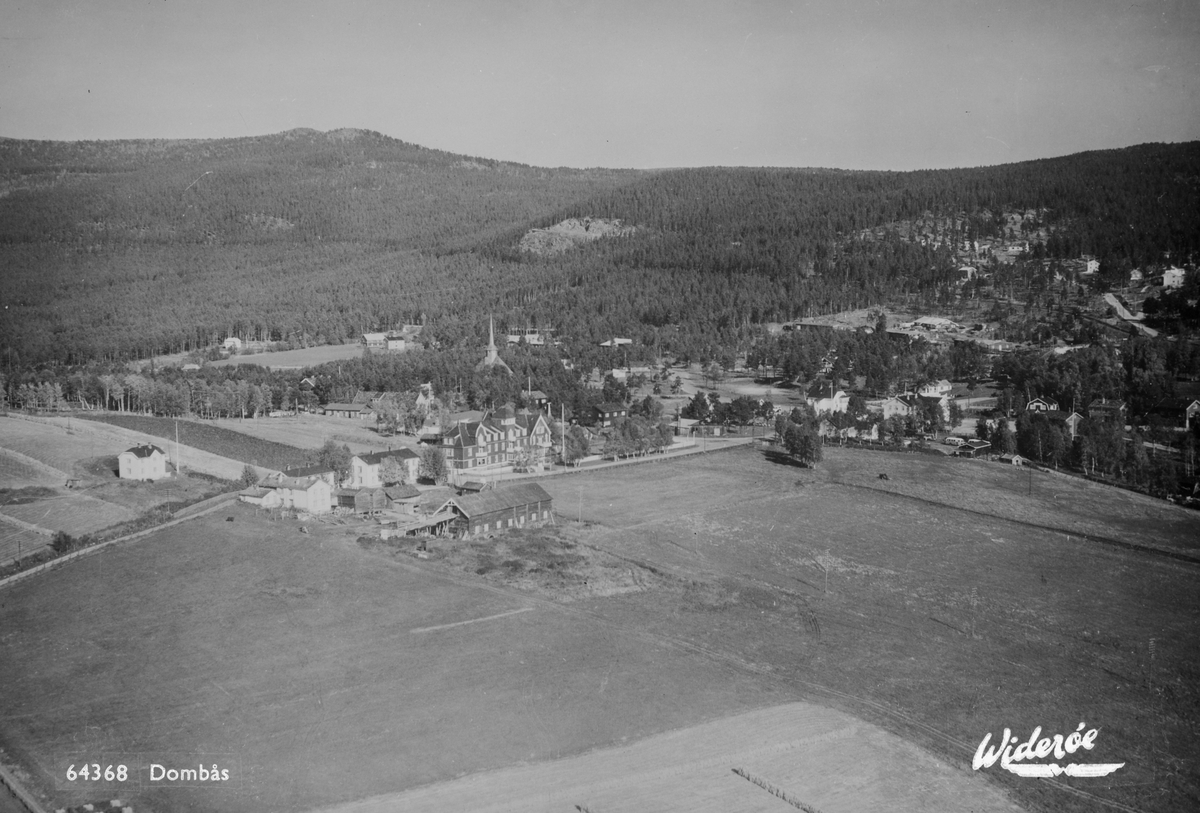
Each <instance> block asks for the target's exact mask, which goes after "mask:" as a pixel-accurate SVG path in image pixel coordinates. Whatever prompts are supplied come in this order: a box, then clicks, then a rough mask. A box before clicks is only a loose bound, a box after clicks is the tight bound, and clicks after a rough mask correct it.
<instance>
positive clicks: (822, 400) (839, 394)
mask: <svg viewBox="0 0 1200 813" xmlns="http://www.w3.org/2000/svg"><path fill="white" fill-rule="evenodd" d="M804 397H805V400H806V401H807V402H808V403H809V405H811V406H812V408H813V412H816V413H817V414H818V415H820V414H821V413H822V412H845V411H846V409H847V408H848V407H849V406H850V396H849V395H847V394H846V391H845V390H843V389H838V388H837V387H836V385H835V384H834V383H833V382H832V381H829V380H825V379H818V380H816V381H814V382H813V383H812V384H810V385H809V387H808V390H807V392H805V396H804Z"/></svg>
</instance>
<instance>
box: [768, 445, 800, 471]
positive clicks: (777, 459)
mask: <svg viewBox="0 0 1200 813" xmlns="http://www.w3.org/2000/svg"><path fill="white" fill-rule="evenodd" d="M763 457H765V458H766V459H767V460H768V461H769V462H771V463H775V464H777V465H780V466H791V467H792V468H795V469H807V468H808V466H806V465H804V464H803V463H801V462H800V461H799V460H797V459H796V458H794V457H792V456H791V455H790V454H788V453H787V452H781V451H779V450H778V449H767V450H765V451H764V452H763Z"/></svg>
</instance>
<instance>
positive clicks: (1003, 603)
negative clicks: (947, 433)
mask: <svg viewBox="0 0 1200 813" xmlns="http://www.w3.org/2000/svg"><path fill="white" fill-rule="evenodd" d="M768 454H769V453H764V452H762V451H759V450H755V449H751V448H748V447H743V448H741V449H738V450H731V451H723V452H716V453H710V454H707V455H696V456H692V457H689V458H686V459H679V460H674V461H663V462H654V463H645V464H639V465H633V466H626V467H615V468H609V469H605V470H601V471H596V472H586V473H579V474H573V475H570V476H566V477H556V478H547V479H545V480H543V481H542V484H543V486H544V487H545V488H546V489H547V490H548V491H550V492H551V493H552V495H553V496H554V498H555V506H556V511H557V513H558V522H557V525H558V527H557V528H556V529H553V532H549V531H548V532H546V533H543V534H533V533H531V532H528V531H527V532H523V534H524V535H522V534H517V535H515V536H513V537H512V538H511V539H508V538H506V539H505V540H503V541H501V540H494V541H493V542H492V543H491V544H492V545H494V548H495V549H494V550H489V549H488V545H489V542H488V540H487V539H486V538H484V539H481V540H476V541H474V542H472V543H469V544H468V543H462V542H454V541H449V540H444V541H443V540H435V541H434V542H433V543H432V546H433V551H432V555H431V557H430V558H429V559H427V560H419V559H415V558H413V557H412V556H410V555H409V551H408V549H407V548H406V546H405V544H404V543H399V544H392V545H387V544H381V543H378V542H374V543H370V544H364V543H363V542H361V541H360V540H359V537H360V536H361V535H362V534H364V533H366V530H367V528H368V527H369V526H353V525H344V524H337V523H334V522H332V521H330V522H328V523H317V524H311V523H310V525H309V527H310V530H311V533H310V534H307V535H302V534H300V533H298V529H297V524H296V523H295V522H294V521H287V520H271V519H270V518H269V517H268V515H267V514H265V513H261V512H260V513H256V512H255V511H253V510H252V509H249V508H248V507H244V506H243V507H236V508H231V509H229V510H228V511H223V512H220V513H218V514H216V515H210V516H207V517H204V518H201V519H197V520H195V521H193V522H188V523H185V524H183V525H180V526H176V527H173V528H169V529H165V530H163V531H160V532H157V533H155V534H153V535H151V536H150V537H148V538H146V539H143V540H141V541H138V542H135V543H131V544H129V545H123V546H118V547H117V548H114V549H110V550H109V551H107V552H105V553H102V554H98V555H96V556H92V557H88V558H85V559H82V560H79V561H76V562H72V563H70V564H69V565H68V566H66V567H63V568H60V569H57V570H54V571H51V572H49V573H47V574H44V575H41V576H38V577H35V578H31V579H29V580H26V581H23V582H19V583H17V584H14V585H11V586H8V587H5V588H3V589H2V590H0V629H3V630H4V634H3V635H2V636H0V684H3V685H5V686H6V687H8V688H7V690H6V692H5V693H3V695H0V747H2V749H3V751H4V753H6V754H8V755H9V756H10V757H11V758H13V759H15V761H17V762H19V763H20V765H21V766H22V767H23V768H24V769H25V770H26V772H27V773H28V774H29V775H30V777H31V784H33V785H34V786H35V787H36V788H38V789H39V790H40V791H41V792H42V793H44V794H46V795H47V796H49V797H51V798H52V799H53V802H54V803H55V804H56V805H58V806H62V805H63V804H67V803H75V802H82V801H90V800H92V799H97V798H109V797H108V796H105V795H104V794H105V793H108V792H109V791H117V790H119V792H120V793H121V798H122V799H129V800H130V801H131V802H132V803H133V804H134V807H135V809H138V805H139V804H140V805H142V806H143V807H147V806H148V807H149V808H150V809H152V810H154V811H156V813H171V811H202V810H204V811H207V810H214V809H220V810H225V811H232V813H238V812H239V811H250V810H256V811H257V810H264V811H284V810H288V811H290V810H298V809H313V808H331V809H338V810H342V811H345V812H346V813H349V811H359V813H368V811H370V812H371V813H375V812H376V811H379V812H382V811H402V810H403V811H408V810H446V809H453V810H479V809H489V810H497V811H508V810H512V811H515V810H518V809H519V810H572V809H580V810H584V809H589V810H593V811H601V810H604V811H607V810H626V811H639V810H651V809H653V810H681V811H682V810H697V809H699V810H713V811H716V810H733V809H736V810H773V809H787V801H785V799H783V798H781V795H782V796H783V797H787V799H790V800H792V801H793V806H795V805H797V804H800V803H802V804H804V805H806V806H808V808H810V809H816V810H821V811H822V812H823V813H833V812H834V811H862V810H891V809H928V810H965V809H976V810H1005V809H1010V804H1011V803H1014V802H1015V803H1016V804H1019V805H1020V806H1021V807H1023V808H1025V809H1029V810H1038V811H1060V810H1067V811H1091V810H1096V809H1102V808H1103V807H1104V806H1105V805H1110V806H1114V808H1115V809H1124V810H1166V811H1185V810H1192V809H1194V801H1195V799H1196V798H1197V789H1198V788H1200V781H1198V780H1200V769H1198V768H1197V767H1196V766H1197V765H1200V748H1198V745H1197V739H1196V737H1195V735H1194V732H1195V730H1196V725H1197V722H1198V720H1200V716H1198V713H1197V712H1198V708H1200V692H1198V690H1197V685H1198V683H1200V681H1198V678H1200V647H1198V646H1197V643H1198V640H1197V634H1196V628H1195V627H1196V625H1195V619H1196V618H1197V616H1198V614H1200V593H1198V592H1197V590H1196V589H1195V587H1196V576H1197V573H1198V566H1197V563H1196V561H1195V560H1196V559H1197V558H1200V555H1198V554H1200V551H1197V550H1196V548H1197V547H1200V515H1198V514H1195V513H1190V512H1187V511H1184V510H1183V509H1179V508H1176V507H1174V506H1169V505H1167V504H1165V503H1162V502H1157V501H1154V500H1150V499H1148V498H1143V497H1138V496H1136V495H1130V494H1127V493H1123V492H1122V493H1120V494H1119V495H1118V493H1117V492H1114V491H1112V490H1110V489H1106V488H1104V487H1101V486H1098V485H1095V484H1091V483H1087V482H1083V481H1078V480H1069V481H1068V480H1065V479H1064V481H1063V482H1060V481H1059V480H1060V478H1056V477H1054V476H1053V475H1044V474H1035V475H1034V478H1035V479H1034V481H1033V484H1032V487H1031V486H1030V482H1029V475H1028V474H1027V473H1026V472H1023V471H1019V470H1013V469H1010V468H1004V467H1001V466H998V465H995V466H993V465H987V464H983V463H977V462H971V461H960V460H949V459H944V458H938V457H933V456H925V455H911V454H892V453H866V452H849V451H843V450H838V449H832V448H830V449H826V460H825V461H824V462H823V463H821V464H820V465H819V466H818V468H816V469H803V468H799V467H796V466H793V465H790V464H788V463H787V462H785V461H780V460H777V459H773V458H771V457H770V456H768ZM879 473H888V474H889V479H888V480H887V481H882V480H880V479H878V474H879ZM1036 478H1043V479H1042V480H1038V479H1036ZM1051 483H1053V485H1054V487H1053V488H1050V487H1049V484H1051ZM577 514H581V515H582V517H583V520H584V521H583V522H582V523H576V522H574V521H573V518H574V517H575V516H576V515H577ZM227 516H228V517H232V521H226V517H227ZM1082 533H1086V534H1088V535H1089V536H1087V537H1083V536H1081V534H1082ZM551 563H552V564H553V567H551V566H550V565H551ZM622 563H623V566H622ZM589 568H592V570H589ZM625 568H627V569H628V573H627V575H625V574H626V570H625ZM601 571H602V572H603V574H604V579H603V580H602V581H601V583H600V584H598V585H589V584H588V581H589V578H591V575H592V574H595V573H598V572H601ZM1081 721H1085V722H1086V723H1087V725H1088V727H1096V728H1098V729H1099V730H1100V732H1099V737H1098V740H1097V741H1096V744H1095V749H1094V750H1093V751H1090V752H1087V753H1086V754H1084V755H1082V757H1083V758H1080V757H1079V755H1077V757H1076V761H1079V762H1087V763H1093V762H1113V763H1124V765H1123V767H1121V768H1120V769H1119V770H1118V771H1116V772H1115V773H1113V774H1112V775H1110V776H1107V777H1103V778H1084V777H1068V776H1060V777H1058V778H1056V779H1029V778H1021V777H1017V776H1015V775H1013V774H1010V773H1007V772H1004V771H1002V770H1001V768H1000V767H999V766H995V767H992V768H986V769H983V770H981V771H978V772H976V771H972V770H971V765H970V760H971V756H972V754H973V753H974V752H975V749H976V747H977V745H978V744H979V742H980V740H981V739H982V738H983V737H984V736H985V735H986V734H989V733H990V734H991V735H992V737H993V738H995V737H998V736H999V735H1000V733H1001V732H1002V730H1003V729H1004V728H1006V727H1007V728H1010V729H1012V730H1013V733H1014V735H1016V736H1023V737H1028V735H1029V733H1030V732H1031V731H1032V730H1033V729H1034V728H1035V727H1037V726H1041V727H1042V728H1043V730H1044V732H1045V735H1052V734H1054V733H1062V734H1066V733H1069V732H1071V731H1074V730H1075V729H1076V726H1078V724H1079V723H1080V722H1081ZM99 753H104V754H114V755H120V754H130V755H137V756H133V757H130V759H133V760H141V763H142V764H145V763H149V762H151V761H155V760H158V761H163V760H167V759H171V760H176V761H177V762H178V763H179V764H181V765H187V764H188V763H189V761H191V762H195V761H196V760H197V758H198V757H199V755H201V754H206V755H215V756H212V757H211V761H216V762H219V763H220V764H221V765H222V766H224V765H226V764H228V765H230V766H232V774H233V777H234V779H235V780H236V781H230V782H229V783H228V784H226V785H223V786H220V787H212V786H210V787H207V788H204V787H159V786H156V785H153V784H151V783H149V782H145V783H143V784H141V785H138V786H136V787H134V786H126V787H123V788H109V787H106V788H104V789H103V791H101V790H100V789H98V788H97V789H91V790H87V789H83V788H80V787H79V786H76V789H75V790H73V791H72V790H71V788H70V786H69V785H67V784H65V783H64V782H63V781H62V778H61V777H62V774H63V772H64V771H65V770H66V766H67V765H68V764H70V762H71V761H72V760H75V761H77V762H78V761H81V760H82V759H83V758H84V757H87V758H88V759H92V757H91V756H89V755H91V754H99ZM209 761H210V760H209V759H208V758H205V763H206V764H207V763H208V762H209ZM1063 761H1064V762H1066V761H1069V760H1063ZM735 769H736V770H737V771H740V773H736V772H735ZM773 791H774V792H775V793H774V795H772V793H773ZM576 806H578V807H576Z"/></svg>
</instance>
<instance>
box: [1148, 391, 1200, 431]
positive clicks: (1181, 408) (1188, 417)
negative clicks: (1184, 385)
mask: <svg viewBox="0 0 1200 813" xmlns="http://www.w3.org/2000/svg"><path fill="white" fill-rule="evenodd" d="M1150 415H1152V416H1157V417H1158V418H1159V419H1161V420H1162V421H1163V422H1164V423H1166V425H1167V426H1171V427H1174V428H1176V429H1191V428H1192V425H1193V422H1195V421H1196V420H1197V419H1200V400H1197V399H1195V398H1163V399H1162V400H1161V401H1159V402H1158V403H1157V404H1155V405H1154V406H1153V407H1152V408H1151V410H1150Z"/></svg>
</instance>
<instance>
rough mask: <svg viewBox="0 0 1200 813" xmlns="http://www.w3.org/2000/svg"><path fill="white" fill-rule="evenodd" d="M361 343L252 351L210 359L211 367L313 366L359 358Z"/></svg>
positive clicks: (361, 352)
mask: <svg viewBox="0 0 1200 813" xmlns="http://www.w3.org/2000/svg"><path fill="white" fill-rule="evenodd" d="M362 354H363V347H362V345H361V344H329V345H322V346H321V347H305V348H302V349H300V350H280V351H277V352H272V353H252V354H250V355H244V356H230V357H229V358H227V359H221V360H220V361H210V362H209V364H210V365H212V366H213V367H228V366H232V365H236V364H259V365H262V366H263V367H273V368H275V369H292V368H301V367H315V366H316V365H318V364H325V363H326V362H329V361H341V360H342V359H356V358H361V357H362Z"/></svg>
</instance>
